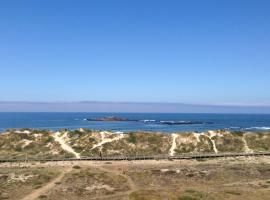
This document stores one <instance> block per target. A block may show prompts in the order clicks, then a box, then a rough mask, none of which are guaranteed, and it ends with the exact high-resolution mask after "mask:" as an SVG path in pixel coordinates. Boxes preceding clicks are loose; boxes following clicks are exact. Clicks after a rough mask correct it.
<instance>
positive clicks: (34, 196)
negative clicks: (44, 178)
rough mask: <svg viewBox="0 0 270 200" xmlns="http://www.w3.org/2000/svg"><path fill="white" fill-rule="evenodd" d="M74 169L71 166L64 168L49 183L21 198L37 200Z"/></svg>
mask: <svg viewBox="0 0 270 200" xmlns="http://www.w3.org/2000/svg"><path fill="white" fill-rule="evenodd" d="M71 170H72V168H71V167H68V168H63V170H62V172H61V174H60V175H59V176H58V177H56V178H55V179H53V180H51V181H50V182H49V183H47V184H46V185H44V186H43V187H41V188H39V189H37V190H34V191H33V192H32V193H30V194H28V195H27V196H26V197H24V198H23V199H21V200H35V199H38V197H39V196H40V195H42V194H46V192H48V191H49V190H50V189H52V188H54V187H55V183H57V182H60V181H61V180H62V178H63V177H64V176H65V174H66V173H68V172H70V171H71Z"/></svg>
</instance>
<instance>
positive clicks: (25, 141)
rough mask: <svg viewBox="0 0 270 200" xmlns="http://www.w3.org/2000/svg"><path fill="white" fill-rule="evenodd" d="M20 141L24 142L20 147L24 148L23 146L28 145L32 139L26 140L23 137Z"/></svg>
mask: <svg viewBox="0 0 270 200" xmlns="http://www.w3.org/2000/svg"><path fill="white" fill-rule="evenodd" d="M22 142H23V143H24V144H23V145H22V148H24V147H26V146H28V145H29V144H31V143H32V142H33V141H31V140H27V139H23V140H22Z"/></svg>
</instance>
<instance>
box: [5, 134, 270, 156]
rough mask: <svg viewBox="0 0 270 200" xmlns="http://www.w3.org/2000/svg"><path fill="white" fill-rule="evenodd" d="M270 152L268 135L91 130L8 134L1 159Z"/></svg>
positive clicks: (269, 135)
mask: <svg viewBox="0 0 270 200" xmlns="http://www.w3.org/2000/svg"><path fill="white" fill-rule="evenodd" d="M263 151H270V134H269V133H268V132H239V131H238V132H229V131H208V132H203V133H195V132H182V133H172V134H168V133H154V132H142V131H138V132H127V133H113V132H108V131H93V130H88V129H79V130H73V131H71V130H64V129H63V130H59V131H57V132H53V131H49V130H31V129H21V130H7V131H5V132H4V133H1V134H0V157H1V158H28V157H38V158H56V157H76V158H78V157H89V156H149V155H168V156H177V155H182V154H185V153H188V154H190V153H192V154H195V153H224V152H248V153H250V152H263Z"/></svg>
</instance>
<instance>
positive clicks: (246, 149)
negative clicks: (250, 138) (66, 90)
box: [242, 134, 253, 153]
mask: <svg viewBox="0 0 270 200" xmlns="http://www.w3.org/2000/svg"><path fill="white" fill-rule="evenodd" d="M242 141H243V143H244V150H245V152H246V153H253V150H252V149H250V148H249V146H248V144H247V141H246V139H245V134H244V135H243V137H242Z"/></svg>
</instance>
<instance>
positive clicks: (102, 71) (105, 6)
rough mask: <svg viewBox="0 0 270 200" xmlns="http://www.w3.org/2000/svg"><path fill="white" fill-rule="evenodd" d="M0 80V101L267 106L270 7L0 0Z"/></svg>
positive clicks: (190, 0)
mask: <svg viewBox="0 0 270 200" xmlns="http://www.w3.org/2000/svg"><path fill="white" fill-rule="evenodd" d="M0 75H1V76H0V92H1V95H0V101H84V100H95V101H131V102H182V103H195V104H237V105H239V104H240V105H242V104H245V105H246V104H252V105H261V104H263V105H270V92H269V91H270V1H268V0H265V1H264V0H258V1H256V0H252V1H251V0H223V1H222V0H220V1H216V0H212V1H209V0H204V1H201V0H175V1H173V0H167V1H165V0H163V1H158V0H122V1H119V0H114V1H111V0H107V1H105V0H96V1H94V0H93V1H86V0H85V1H82V0H80V1H74V0H73V1H69V0H62V1H61V0H57V1H56V0H46V1H36V0H32V1H28V0H24V1H22V0H18V1H14V0H9V1H1V2H0Z"/></svg>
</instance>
